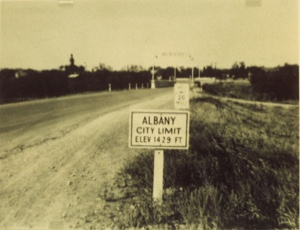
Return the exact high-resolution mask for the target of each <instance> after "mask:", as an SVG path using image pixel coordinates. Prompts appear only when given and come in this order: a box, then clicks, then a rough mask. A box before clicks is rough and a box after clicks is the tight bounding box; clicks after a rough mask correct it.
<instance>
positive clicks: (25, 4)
mask: <svg viewBox="0 0 300 230" xmlns="http://www.w3.org/2000/svg"><path fill="white" fill-rule="evenodd" d="M255 2H257V3H258V5H257V6H250V5H251V3H255ZM247 3H250V4H247ZM260 3H261V4H260ZM252 5H253V4H252ZM254 5H255V4H254ZM297 11H298V1H297V0H261V1H260V0H187V1H182V0H74V4H72V6H66V5H61V4H58V0H48V1H13V0H11V1H3V0H1V35H0V38H1V59H0V66H1V68H6V67H8V68H33V69H52V68H59V66H61V65H67V64H69V58H70V54H71V53H72V54H73V55H74V58H75V64H77V65H85V66H86V67H87V69H91V68H93V67H95V66H97V65H99V63H105V64H107V65H110V66H112V67H113V68H114V69H116V70H118V69H121V68H122V67H124V66H126V65H131V64H136V65H142V66H144V67H146V68H148V67H149V66H151V65H153V64H155V65H161V66H166V65H171V66H174V65H186V66H187V65H192V64H193V65H194V66H200V67H201V68H202V67H203V66H206V65H209V64H211V63H213V64H214V65H215V64H216V65H217V67H219V68H230V67H231V66H232V64H233V63H234V62H236V61H238V62H240V61H244V62H245V64H246V66H250V65H259V66H261V65H264V66H267V67H272V66H277V65H283V64H284V63H290V64H295V63H298V54H299V52H298V22H299V21H298V18H297ZM163 53H177V54H178V53H181V54H182V53H184V55H183V56H177V57H172V56H164V55H163ZM155 56H157V58H155ZM189 56H191V57H192V59H193V60H192V59H191V58H189Z"/></svg>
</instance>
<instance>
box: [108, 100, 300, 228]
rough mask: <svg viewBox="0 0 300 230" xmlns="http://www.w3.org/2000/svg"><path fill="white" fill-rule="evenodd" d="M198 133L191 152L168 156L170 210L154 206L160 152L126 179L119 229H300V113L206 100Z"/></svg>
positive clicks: (200, 104)
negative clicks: (155, 160) (155, 163)
mask: <svg viewBox="0 0 300 230" xmlns="http://www.w3.org/2000/svg"><path fill="white" fill-rule="evenodd" d="M190 126H191V128H190V148H189V150H188V151H176V150H172V151H171V150H166V151H165V169H164V188H165V191H164V202H163V205H162V206H160V205H158V204H156V203H155V202H153V201H152V199H151V197H152V181H153V151H144V152H143V153H141V154H140V155H139V156H137V157H136V158H135V159H133V160H132V161H131V162H128V164H127V165H126V166H125V167H124V168H123V170H122V171H121V172H120V174H119V175H118V180H121V181H123V182H122V183H120V182H116V183H117V184H123V185H124V186H123V190H126V196H125V199H122V201H121V202H119V203H118V205H117V207H116V209H115V210H119V211H120V213H123V214H122V215H119V217H117V218H114V219H112V220H113V222H114V223H115V225H116V226H117V227H118V228H130V227H143V226H148V227H149V226H159V227H158V228H160V229H161V228H170V227H171V228H178V229H180V228H182V229H186V228H188V229H193V228H194V229H220V228H221V229H224V228H229V229H249V228H250V229H275V228H276V229H278V228H291V229H295V228H296V229H298V228H299V223H298V219H299V213H298V210H299V202H298V200H299V199H298V198H299V197H298V194H299V161H298V149H299V142H298V139H299V136H298V127H299V119H298V109H297V108H295V109H293V108H291V109H281V108H276V107H275V108H267V107H260V106H256V105H243V104H238V103H234V102H223V101H222V102H221V101H219V100H217V99H213V98H210V97H206V98H198V99H194V100H192V101H191V124H190ZM124 181H125V182H124ZM116 216H118V215H115V217H116Z"/></svg>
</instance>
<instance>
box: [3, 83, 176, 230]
mask: <svg viewBox="0 0 300 230" xmlns="http://www.w3.org/2000/svg"><path fill="white" fill-rule="evenodd" d="M172 107H173V91H172V88H168V89H155V90H149V89H147V90H146V89H145V90H132V91H123V92H110V93H109V92H104V93H93V94H84V95H77V96H68V97H61V98H56V99H44V100H39V101H31V102H24V103H17V104H10V105H2V106H0V229H73V228H76V226H77V227H78V225H79V224H81V223H79V222H80V220H82V219H83V217H84V216H85V215H87V213H90V212H93V211H94V209H95V206H96V203H97V195H98V194H97V191H99V188H101V186H103V184H104V183H105V182H107V181H110V180H112V178H113V177H114V175H115V174H116V172H118V170H119V169H120V167H122V165H123V164H124V162H126V161H128V159H130V158H131V157H133V156H134V155H136V154H138V152H139V151H141V150H138V149H130V148H128V121H129V111H130V110H131V109H134V108H136V109H172Z"/></svg>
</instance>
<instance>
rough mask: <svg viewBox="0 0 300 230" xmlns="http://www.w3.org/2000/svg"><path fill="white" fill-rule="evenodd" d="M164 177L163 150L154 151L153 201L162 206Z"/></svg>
mask: <svg viewBox="0 0 300 230" xmlns="http://www.w3.org/2000/svg"><path fill="white" fill-rule="evenodd" d="M163 175H164V150H155V151H154V174H153V200H154V201H157V202H158V203H160V204H162V198H163Z"/></svg>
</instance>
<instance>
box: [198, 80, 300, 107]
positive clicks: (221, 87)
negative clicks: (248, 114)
mask: <svg viewBox="0 0 300 230" xmlns="http://www.w3.org/2000/svg"><path fill="white" fill-rule="evenodd" d="M203 90H204V91H205V92H207V93H209V94H211V95H215V96H221V97H230V98H238V99H245V100H251V101H266V102H278V103H285V104H298V103H299V101H298V100H284V101H283V100H278V99H277V98H274V97H273V96H272V95H269V94H267V93H257V92H254V91H253V89H252V87H251V84H250V82H249V80H234V81H221V82H216V83H213V84H204V85H203Z"/></svg>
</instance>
